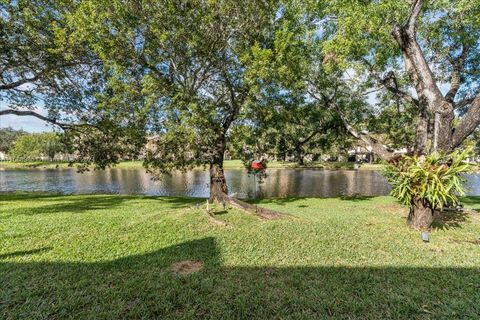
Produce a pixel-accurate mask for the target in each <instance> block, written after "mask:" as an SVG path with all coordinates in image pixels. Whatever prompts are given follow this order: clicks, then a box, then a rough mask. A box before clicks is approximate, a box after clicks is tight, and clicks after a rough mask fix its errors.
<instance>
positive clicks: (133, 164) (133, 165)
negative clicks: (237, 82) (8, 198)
mask: <svg viewBox="0 0 480 320" xmlns="http://www.w3.org/2000/svg"><path fill="white" fill-rule="evenodd" d="M142 164H143V161H141V160H138V161H121V162H120V163H118V164H117V165H116V166H115V168H123V169H142V168H143V165H142ZM223 166H224V167H225V169H244V168H245V167H244V165H243V163H242V161H240V160H225V161H224V164H223ZM68 167H69V165H68V162H61V161H54V162H50V161H32V162H13V161H1V162H0V168H10V169H29V168H48V169H54V168H68ZM268 168H269V169H283V168H295V169H302V168H307V169H308V168H317V169H353V163H350V162H322V163H320V162H318V163H311V164H307V165H306V166H303V167H299V166H298V165H297V164H296V163H294V162H286V161H270V162H269V163H268ZM380 169H381V165H379V164H368V163H365V164H362V165H361V166H360V170H380Z"/></svg>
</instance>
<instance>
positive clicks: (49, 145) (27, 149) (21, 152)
mask: <svg viewBox="0 0 480 320" xmlns="http://www.w3.org/2000/svg"><path fill="white" fill-rule="evenodd" d="M64 149H65V146H64V145H63V144H62V142H61V139H60V136H59V135H58V134H56V133H54V132H46V133H32V134H27V135H22V136H20V137H19V138H18V139H17V140H16V141H15V144H14V146H13V147H12V148H11V157H12V159H14V160H17V161H33V160H38V159H40V158H41V157H45V156H47V157H48V158H49V159H50V160H54V158H55V156H56V155H57V154H58V153H59V152H62V151H64Z"/></svg>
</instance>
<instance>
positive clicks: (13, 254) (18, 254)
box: [0, 247, 52, 259]
mask: <svg viewBox="0 0 480 320" xmlns="http://www.w3.org/2000/svg"><path fill="white" fill-rule="evenodd" d="M49 250H52V247H43V248H38V249H32V250H23V251H14V252H10V253H5V254H0V259H7V258H14V257H22V256H29V255H32V254H37V253H42V252H46V251H49Z"/></svg>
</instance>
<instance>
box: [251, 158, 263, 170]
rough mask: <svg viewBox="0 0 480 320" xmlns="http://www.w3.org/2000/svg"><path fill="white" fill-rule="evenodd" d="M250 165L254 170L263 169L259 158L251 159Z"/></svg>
mask: <svg viewBox="0 0 480 320" xmlns="http://www.w3.org/2000/svg"><path fill="white" fill-rule="evenodd" d="M251 167H252V169H255V170H263V169H264V167H263V163H262V161H260V160H255V161H253V162H252V165H251Z"/></svg>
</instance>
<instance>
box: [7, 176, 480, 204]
mask: <svg viewBox="0 0 480 320" xmlns="http://www.w3.org/2000/svg"><path fill="white" fill-rule="evenodd" d="M267 174H268V177H267V178H266V180H265V181H264V182H263V183H262V184H258V183H257V185H256V187H255V184H254V178H253V176H249V175H248V174H247V172H246V171H245V170H241V169H232V170H226V178H227V183H228V187H229V191H230V193H231V194H233V193H235V194H236V196H237V197H240V198H242V197H243V198H245V197H253V196H255V195H256V196H257V197H290V196H292V197H299V196H300V197H337V196H354V195H362V196H376V195H387V194H388V193H389V191H390V186H389V184H388V183H387V181H386V180H385V178H384V177H382V176H381V174H380V173H379V172H377V171H354V170H309V169H303V170H298V169H297V170H296V169H270V170H267ZM466 177H467V180H468V188H469V190H468V192H467V193H468V194H469V195H480V175H478V174H472V175H468V176H466ZM11 191H43V192H55V193H78V194H85V193H112V194H144V195H161V196H190V197H208V193H209V189H208V173H207V172H206V171H202V170H193V171H189V172H187V173H180V172H175V173H173V174H172V175H171V176H164V177H163V179H161V180H160V181H153V180H152V179H151V176H150V175H149V174H147V173H145V171H144V170H142V169H109V170H104V171H90V172H86V173H77V172H76V170H75V169H33V170H12V169H4V170H2V169H0V192H11Z"/></svg>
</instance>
